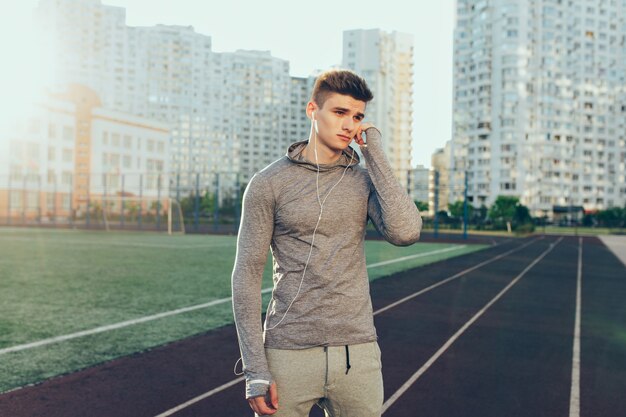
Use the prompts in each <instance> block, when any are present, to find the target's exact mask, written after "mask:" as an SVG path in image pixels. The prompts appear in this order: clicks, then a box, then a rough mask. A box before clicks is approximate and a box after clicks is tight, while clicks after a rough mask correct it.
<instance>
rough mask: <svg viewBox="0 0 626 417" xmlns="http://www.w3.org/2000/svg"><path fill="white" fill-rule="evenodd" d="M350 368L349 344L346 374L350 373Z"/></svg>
mask: <svg viewBox="0 0 626 417" xmlns="http://www.w3.org/2000/svg"><path fill="white" fill-rule="evenodd" d="M350 368H351V366H350V351H349V350H348V345H346V375H348V372H349V371H350Z"/></svg>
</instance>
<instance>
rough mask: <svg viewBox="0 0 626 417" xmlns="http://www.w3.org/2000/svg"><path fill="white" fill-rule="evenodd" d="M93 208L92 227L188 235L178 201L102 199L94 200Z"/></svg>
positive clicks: (163, 199)
mask: <svg viewBox="0 0 626 417" xmlns="http://www.w3.org/2000/svg"><path fill="white" fill-rule="evenodd" d="M91 207H92V210H91V214H92V216H91V219H92V222H91V227H93V226H96V227H97V226H98V225H101V226H100V227H102V229H104V230H106V231H111V230H145V231H157V232H158V231H160V232H167V233H168V234H170V235H172V234H181V233H185V223H184V218H183V211H182V208H181V205H180V203H179V202H178V201H177V200H176V199H175V198H169V197H161V198H158V197H149V196H144V197H139V196H100V197H99V198H92V203H91Z"/></svg>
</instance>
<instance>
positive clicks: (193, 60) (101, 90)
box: [37, 0, 308, 190]
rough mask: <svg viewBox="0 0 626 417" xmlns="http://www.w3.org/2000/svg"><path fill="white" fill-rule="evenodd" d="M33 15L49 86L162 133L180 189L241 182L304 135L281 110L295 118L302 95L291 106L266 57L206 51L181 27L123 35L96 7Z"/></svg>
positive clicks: (275, 65)
mask: <svg viewBox="0 0 626 417" xmlns="http://www.w3.org/2000/svg"><path fill="white" fill-rule="evenodd" d="M37 15H38V19H39V22H41V23H40V24H41V25H42V27H43V28H44V31H45V32H46V33H47V34H48V36H49V38H50V39H52V40H53V41H52V42H51V44H53V45H54V46H55V48H56V50H57V55H60V56H63V59H60V60H59V62H58V63H57V69H56V73H57V77H56V81H57V83H58V84H59V85H61V86H63V85H65V84H66V83H68V82H77V83H81V84H84V85H86V86H89V87H90V88H92V89H94V90H95V91H96V92H97V93H98V94H99V96H100V98H101V100H102V103H103V105H104V106H105V107H107V108H110V109H115V110H117V111H121V112H126V113H129V114H134V115H138V116H141V117H146V118H149V119H153V120H158V121H160V122H163V123H166V124H167V125H168V127H169V130H170V132H171V137H170V145H171V146H170V150H171V163H170V169H171V171H172V176H173V177H175V180H174V181H175V183H176V186H177V187H180V188H181V189H183V190H194V189H195V188H196V187H201V188H203V189H212V188H213V187H214V186H215V182H216V181H217V179H216V178H217V177H216V174H217V173H220V179H219V181H221V187H223V188H224V187H230V188H233V187H236V183H237V182H244V183H245V182H247V181H248V180H249V178H250V177H251V176H252V175H253V174H254V172H256V171H258V170H259V169H261V168H262V167H264V166H265V165H267V164H268V163H270V162H272V161H274V160H275V159H277V158H278V157H280V156H281V155H283V154H284V153H285V151H286V148H287V146H288V143H290V141H291V138H293V137H297V138H301V137H304V136H305V134H308V129H306V128H303V127H302V123H301V122H302V114H297V115H296V116H295V117H296V119H295V120H292V117H294V113H293V112H292V110H291V109H292V107H293V106H295V107H300V108H301V109H302V113H303V112H304V106H305V104H306V100H308V97H307V98H306V100H305V101H304V102H302V103H298V104H296V105H293V104H292V102H293V100H294V97H297V98H304V97H305V95H303V94H302V93H301V92H298V91H294V92H293V93H292V91H291V87H292V79H291V77H290V76H289V63H288V62H287V61H285V60H282V59H279V58H275V57H272V56H271V55H270V53H269V52H267V51H236V52H226V53H215V52H213V51H212V50H211V38H210V37H209V36H206V35H202V34H199V33H196V32H195V31H194V29H193V28H192V27H190V26H169V25H156V26H152V27H129V26H127V25H126V22H125V10H124V9H123V8H119V7H112V6H107V5H103V4H102V3H101V2H100V1H99V0H41V3H40V5H39V8H38V11H37ZM293 86H294V88H296V89H298V88H301V87H300V86H298V84H297V83H296V84H293ZM294 124H295V128H297V129H300V130H294V126H293V125H294ZM305 132H306V133H305ZM237 175H239V177H237Z"/></svg>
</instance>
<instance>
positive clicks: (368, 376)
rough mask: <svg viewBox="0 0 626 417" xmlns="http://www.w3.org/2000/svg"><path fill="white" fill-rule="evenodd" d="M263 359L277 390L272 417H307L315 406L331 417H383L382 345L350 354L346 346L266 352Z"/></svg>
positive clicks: (353, 348)
mask: <svg viewBox="0 0 626 417" xmlns="http://www.w3.org/2000/svg"><path fill="white" fill-rule="evenodd" d="M265 354H266V356H267V361H268V364H269V369H270V372H271V373H272V376H273V377H274V380H275V381H276V388H277V391H278V411H277V412H276V413H275V414H273V416H274V417H308V415H309V411H310V410H311V407H312V406H313V405H314V404H317V405H318V406H320V407H321V408H322V409H324V411H325V414H326V416H327V417H380V415H381V409H382V405H383V377H382V372H381V368H382V365H381V362H380V349H379V347H378V343H376V342H370V343H363V344H358V345H350V346H348V349H347V351H346V347H345V346H329V347H314V348H309V349H303V350H283V349H265ZM348 364H349V365H350V368H349V370H348ZM346 371H348V372H347V373H346Z"/></svg>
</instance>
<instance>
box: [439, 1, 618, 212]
mask: <svg viewBox="0 0 626 417" xmlns="http://www.w3.org/2000/svg"><path fill="white" fill-rule="evenodd" d="M625 16H626V2H625V1H623V0H574V1H561V0H542V1H539V0H525V1H515V2H514V1H508V0H479V1H477V0H459V1H457V24H456V29H455V36H454V117H453V142H452V154H453V155H452V162H451V164H450V180H451V182H452V184H453V185H454V186H453V187H452V188H451V195H450V200H453V201H455V200H458V199H461V198H462V194H460V190H462V187H458V185H459V184H462V181H463V176H464V171H466V170H467V172H468V181H469V192H468V194H469V200H470V201H471V202H472V204H473V205H474V206H476V207H478V206H480V205H481V204H487V205H489V204H491V203H492V202H493V201H494V200H495V199H496V197H497V196H498V195H514V196H519V197H520V198H521V201H522V203H523V204H525V205H527V206H529V208H530V209H531V212H532V214H533V215H535V216H539V215H543V214H548V215H551V214H552V211H553V208H554V207H555V206H583V207H584V208H585V209H586V210H594V209H605V208H609V207H613V206H623V205H624V204H625V203H626V186H625V184H626V181H625V174H626V169H625V162H626V143H625V133H624V119H625V118H626V108H625V107H624V96H623V92H624V85H625V82H626V79H625V74H626V59H625V45H624V41H623V40H624V37H625V36H626V20H625ZM457 190H459V191H457Z"/></svg>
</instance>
